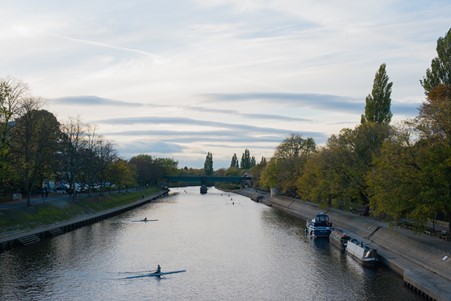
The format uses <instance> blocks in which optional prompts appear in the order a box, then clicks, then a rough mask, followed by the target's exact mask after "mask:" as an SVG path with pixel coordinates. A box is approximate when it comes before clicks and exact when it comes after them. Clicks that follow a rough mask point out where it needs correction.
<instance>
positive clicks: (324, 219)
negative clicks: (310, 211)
mask: <svg viewBox="0 0 451 301" xmlns="http://www.w3.org/2000/svg"><path fill="white" fill-rule="evenodd" d="M313 222H314V223H315V226H328V227H330V226H332V223H331V222H329V216H328V215H327V214H325V213H324V212H318V213H317V214H316V216H315V219H314V221H313Z"/></svg>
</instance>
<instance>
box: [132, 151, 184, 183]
mask: <svg viewBox="0 0 451 301" xmlns="http://www.w3.org/2000/svg"><path fill="white" fill-rule="evenodd" d="M129 164H131V165H133V166H134V168H135V170H136V177H137V182H138V184H139V185H140V186H148V185H157V184H158V182H159V181H160V180H161V179H162V178H163V177H164V176H170V175H175V174H176V173H177V165H178V162H177V161H174V160H173V159H169V158H155V159H154V158H152V156H149V155H144V154H141V155H138V156H135V157H132V158H131V159H130V160H129Z"/></svg>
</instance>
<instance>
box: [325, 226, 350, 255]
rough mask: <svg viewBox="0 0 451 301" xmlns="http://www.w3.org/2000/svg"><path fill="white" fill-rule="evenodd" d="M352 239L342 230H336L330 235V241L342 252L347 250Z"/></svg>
mask: <svg viewBox="0 0 451 301" xmlns="http://www.w3.org/2000/svg"><path fill="white" fill-rule="evenodd" d="M350 239H351V237H350V236H349V235H348V234H346V233H345V232H343V230H341V229H334V230H332V232H330V235H329V241H330V242H331V243H332V244H333V245H334V246H336V247H337V248H339V249H340V250H341V251H344V250H345V249H346V245H347V244H348V241H349V240H350Z"/></svg>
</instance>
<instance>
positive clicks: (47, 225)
mask: <svg viewBox="0 0 451 301" xmlns="http://www.w3.org/2000/svg"><path fill="white" fill-rule="evenodd" d="M146 192H147V193H146ZM149 193H152V194H149ZM167 194H168V191H167V190H161V191H160V190H145V191H138V192H130V193H129V194H128V195H126V196H125V198H124V195H123V194H122V195H115V196H108V197H107V198H106V199H103V200H101V201H99V199H98V198H84V199H81V200H77V201H75V202H74V201H70V200H69V199H66V198H56V199H53V200H51V201H47V203H46V204H42V205H37V206H32V207H31V208H30V207H24V206H22V207H20V206H19V207H14V208H10V207H9V206H6V205H5V206H4V207H3V208H1V207H0V214H1V215H2V216H3V217H4V219H5V220H6V219H9V220H10V222H11V220H12V221H14V220H15V219H16V218H18V217H21V218H24V217H26V216H27V215H28V213H30V212H31V213H32V214H31V215H32V216H31V217H30V219H31V221H30V220H25V221H22V222H21V223H18V225H16V226H17V227H15V228H12V229H6V231H1V232H0V252H1V251H5V250H7V249H10V248H12V247H16V246H21V245H28V244H32V243H35V242H38V241H40V240H42V239H46V238H48V237H52V236H55V235H59V234H62V233H65V232H68V231H72V230H74V229H77V228H80V227H83V226H85V225H89V224H92V223H95V222H98V221H100V220H103V219H106V218H109V217H112V216H115V215H117V214H120V213H123V212H125V211H128V210H131V209H133V208H136V207H139V206H142V205H144V204H146V203H148V202H152V201H153V200H156V199H159V198H161V197H164V196H167ZM130 198H132V199H130ZM105 208H107V209H105ZM52 213H53V214H55V213H56V214H55V215H53V216H51V218H53V219H57V221H54V222H51V221H52V219H50V220H46V219H45V217H46V215H48V214H52ZM61 213H63V214H61ZM43 218H44V219H43ZM61 219H62V220H61ZM3 228H4V229H2V230H5V227H3Z"/></svg>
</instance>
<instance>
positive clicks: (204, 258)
mask: <svg viewBox="0 0 451 301" xmlns="http://www.w3.org/2000/svg"><path fill="white" fill-rule="evenodd" d="M171 191H172V193H173V194H172V193H171V195H170V197H168V198H164V199H160V200H158V201H156V202H154V203H151V204H148V205H145V206H142V207H140V208H138V209H135V210H133V211H129V212H127V213H125V214H122V215H119V216H116V217H114V218H111V219H108V220H104V221H102V222H99V223H96V224H94V225H91V226H87V227H84V228H80V229H78V230H75V231H72V232H68V233H66V234H63V235H60V236H56V237H54V238H52V239H49V240H46V241H43V242H41V243H39V244H35V245H31V246H27V247H22V248H16V249H12V250H9V251H6V252H3V253H0V300H8V301H10V300H11V301H12V300H46V301H49V300H82V301H86V300H423V299H422V298H421V297H420V296H418V295H416V294H415V293H414V292H413V291H411V290H410V289H408V288H406V287H405V286H404V285H403V281H402V279H401V278H400V277H399V276H398V275H396V274H395V273H393V272H392V271H390V270H388V269H386V268H378V269H375V270H370V269H365V268H363V267H361V266H360V265H359V264H358V263H357V262H355V261H354V260H353V259H351V258H349V257H347V256H346V255H344V254H341V253H340V252H339V251H338V250H337V249H336V248H335V247H333V246H331V245H329V242H328V240H325V239H316V240H315V239H310V238H307V237H305V234H304V225H305V221H303V220H301V219H298V218H294V217H292V216H290V215H287V214H285V213H283V212H280V211H278V210H276V209H272V208H270V207H267V206H265V205H262V204H259V203H255V202H253V201H251V200H250V199H248V198H246V197H243V196H239V195H236V194H228V193H223V192H221V191H219V190H216V189H214V188H210V189H209V191H208V193H207V194H205V195H201V194H200V193H199V187H186V188H173V189H172V190H171ZM144 217H147V218H148V219H158V221H151V222H147V223H142V222H135V221H136V220H140V219H142V218H144ZM158 264H160V265H161V268H162V271H171V270H182V269H186V272H185V273H179V274H171V275H167V276H165V278H162V279H158V278H155V277H145V278H138V279H126V278H125V277H127V276H133V275H139V274H140V272H141V271H148V270H151V269H155V268H156V266H157V265H158Z"/></svg>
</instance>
